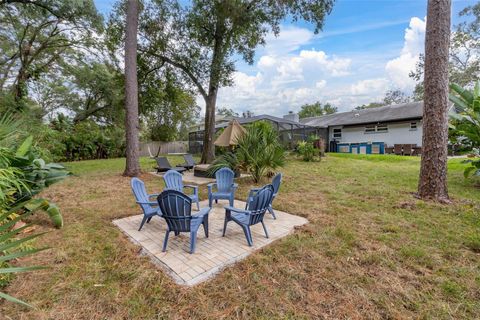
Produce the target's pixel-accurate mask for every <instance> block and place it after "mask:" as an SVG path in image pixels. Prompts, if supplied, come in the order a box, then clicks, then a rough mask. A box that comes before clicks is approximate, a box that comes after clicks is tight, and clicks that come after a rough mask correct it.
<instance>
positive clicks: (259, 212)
mask: <svg viewBox="0 0 480 320" xmlns="http://www.w3.org/2000/svg"><path fill="white" fill-rule="evenodd" d="M272 197H273V186H272V185H271V184H267V185H266V186H264V187H263V188H262V189H260V190H258V191H257V192H256V193H255V195H254V196H253V198H252V201H250V202H249V203H248V208H247V209H246V210H243V209H237V208H234V207H232V206H226V207H225V222H224V224H223V234H222V236H223V237H224V236H225V232H226V230H227V223H228V222H229V221H233V222H235V223H237V224H238V225H239V226H240V227H242V229H243V232H244V233H245V237H246V238H247V243H248V245H249V246H253V239H252V233H251V231H250V226H253V225H255V224H257V223H261V224H262V226H263V231H265V237H267V238H268V232H267V227H266V226H265V223H264V222H263V217H264V216H265V212H266V211H267V210H268V206H269V204H270V203H271V202H272ZM247 201H248V199H247Z"/></svg>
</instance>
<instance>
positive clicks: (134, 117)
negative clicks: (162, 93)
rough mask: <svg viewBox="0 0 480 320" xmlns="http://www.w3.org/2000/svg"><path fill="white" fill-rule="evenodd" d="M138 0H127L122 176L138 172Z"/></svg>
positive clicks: (130, 175)
mask: <svg viewBox="0 0 480 320" xmlns="http://www.w3.org/2000/svg"><path fill="white" fill-rule="evenodd" d="M137 28H138V0H128V1H127V18H126V27H125V109H126V117H125V134H126V144H127V148H126V156H127V163H126V167H125V171H124V173H123V175H124V176H129V177H134V176H137V175H138V174H139V173H140V163H139V141H138V130H139V124H138V82H137Z"/></svg>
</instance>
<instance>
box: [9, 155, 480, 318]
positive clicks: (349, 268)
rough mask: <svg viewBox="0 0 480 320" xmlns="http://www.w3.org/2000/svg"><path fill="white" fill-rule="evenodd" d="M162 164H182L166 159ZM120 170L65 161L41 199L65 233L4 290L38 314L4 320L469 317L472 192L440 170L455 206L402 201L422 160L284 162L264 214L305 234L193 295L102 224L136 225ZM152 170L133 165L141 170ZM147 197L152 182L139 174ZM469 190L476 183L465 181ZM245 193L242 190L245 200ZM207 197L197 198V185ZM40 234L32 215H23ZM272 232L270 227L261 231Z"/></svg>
mask: <svg viewBox="0 0 480 320" xmlns="http://www.w3.org/2000/svg"><path fill="white" fill-rule="evenodd" d="M170 160H171V162H172V164H176V163H179V162H182V160H181V159H180V158H179V157H172V158H171V159H170ZM124 163H125V160H124V159H112V160H96V161H81V162H74V163H68V164H67V166H68V167H69V168H70V169H71V170H72V171H73V172H74V174H75V176H74V177H72V178H69V179H67V180H66V181H64V182H62V183H60V184H58V185H55V186H53V187H52V188H50V189H48V190H47V191H46V192H45V193H44V195H45V196H47V197H50V198H52V199H53V200H55V201H56V202H57V203H58V204H59V205H60V207H61V208H62V210H63V214H64V217H65V227H64V229H62V230H52V231H51V232H49V233H48V234H47V235H46V236H44V237H43V238H42V239H41V240H40V242H41V244H48V245H50V246H51V247H52V249H51V250H49V251H46V252H41V253H40V254H38V255H36V256H35V257H32V258H29V260H28V261H25V262H23V264H25V263H40V264H44V265H49V266H51V268H50V269H47V270H42V271H38V272H33V273H28V274H25V275H24V276H17V278H16V279H14V280H13V281H12V282H11V284H10V285H9V286H8V287H7V288H6V291H7V293H9V294H12V295H15V296H17V297H19V298H21V299H23V300H26V301H28V302H30V303H32V304H34V305H36V306H37V307H38V309H37V310H26V311H25V310H24V309H21V308H20V307H18V306H16V305H11V304H5V303H0V314H2V315H7V316H9V317H11V318H13V319H17V318H22V317H23V318H25V319H163V318H173V319H180V318H198V319H220V318H249V319H250V318H259V319H309V318H335V319H351V318H366V319H397V318H424V319H452V318H454V319H460V318H464V319H474V318H477V319H478V318H480V188H479V187H477V186H475V182H474V181H473V180H465V179H464V178H463V166H464V165H463V164H461V160H459V159H455V160H451V161H450V162H449V192H450V195H451V197H452V200H453V203H452V204H451V205H442V204H437V203H431V202H423V201H420V200H417V199H416V198H415V197H414V192H415V191H416V187H417V182H418V173H419V165H420V159H419V158H415V157H397V156H373V155H372V156H361V155H346V154H330V155H328V156H327V158H326V159H324V160H322V162H313V163H306V162H301V161H298V160H294V159H291V160H289V161H288V162H287V165H286V167H285V168H283V169H282V170H281V171H282V172H283V173H284V176H285V178H284V183H283V185H282V187H281V191H280V194H279V196H278V198H277V199H276V201H275V203H274V208H278V209H279V210H282V211H287V212H290V213H293V214H297V215H301V216H304V217H306V218H308V219H309V221H310V223H309V224H308V225H306V226H304V227H302V228H299V229H298V230H296V232H295V233H294V234H293V235H291V236H289V237H287V238H285V239H282V240H280V241H277V242H275V243H273V244H272V245H270V246H268V247H267V248H265V249H263V250H261V251H259V252H257V253H256V254H254V255H252V256H250V257H249V258H247V259H246V260H244V261H242V262H239V263H237V264H236V265H234V266H231V267H229V268H227V269H226V270H224V271H223V272H222V273H221V274H220V275H218V276H217V277H215V278H214V279H212V280H210V281H208V282H206V283H203V284H200V285H197V286H195V287H193V288H185V287H180V286H178V285H176V284H174V283H173V281H172V280H170V278H169V277H168V276H167V275H165V274H164V273H163V271H162V270H161V269H159V268H157V267H155V266H154V265H153V264H152V263H151V262H150V261H149V259H148V258H146V257H140V256H139V249H138V247H136V246H135V245H133V244H131V243H130V242H129V241H128V240H127V239H126V238H125V236H123V234H122V233H121V232H120V231H119V230H118V229H117V228H116V227H115V226H114V225H113V224H112V223H111V221H112V220H113V219H116V218H120V217H125V216H129V215H133V214H138V213H139V209H138V208H137V206H136V205H135V202H134V200H133V197H132V195H131V193H130V190H129V179H128V178H124V177H122V176H121V173H122V171H123V168H124ZM153 165H154V162H153V161H152V160H150V159H142V168H143V169H144V170H147V171H148V170H150V169H151V167H153ZM142 178H143V179H144V180H145V181H146V184H147V187H148V189H149V191H150V192H152V193H153V192H156V191H161V189H162V188H163V183H162V181H161V179H160V178H157V177H154V176H151V175H148V174H144V175H143V176H142ZM477 183H478V181H477ZM250 187H252V184H251V182H249V181H241V182H240V188H239V192H238V194H237V198H239V199H244V198H245V196H246V195H247V193H248V190H249V188H250ZM200 190H201V197H202V199H205V198H206V187H201V188H200ZM33 219H34V220H35V222H38V223H40V225H41V229H49V228H50V225H49V221H48V219H47V218H45V217H44V215H42V214H37V215H35V217H34V218H33ZM271 223H274V222H271Z"/></svg>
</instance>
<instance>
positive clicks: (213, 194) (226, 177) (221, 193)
mask: <svg viewBox="0 0 480 320" xmlns="http://www.w3.org/2000/svg"><path fill="white" fill-rule="evenodd" d="M234 177H235V173H234V172H233V171H232V170H231V169H229V168H221V169H220V170H217V171H216V172H215V179H216V182H214V183H209V184H208V185H207V187H208V206H209V207H212V201H213V200H215V203H218V200H219V199H226V200H228V201H229V203H230V206H233V202H234V200H235V190H236V189H237V187H238V185H237V184H236V183H234V180H233V179H234ZM214 187H215V188H216V189H217V191H214V190H213V189H214Z"/></svg>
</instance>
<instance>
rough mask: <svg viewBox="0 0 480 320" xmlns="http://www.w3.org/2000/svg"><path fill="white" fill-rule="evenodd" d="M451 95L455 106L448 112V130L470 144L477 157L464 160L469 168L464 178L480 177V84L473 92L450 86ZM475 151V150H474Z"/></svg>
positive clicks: (478, 83) (455, 85) (476, 85)
mask: <svg viewBox="0 0 480 320" xmlns="http://www.w3.org/2000/svg"><path fill="white" fill-rule="evenodd" d="M450 88H451V90H452V94H451V95H450V101H452V102H453V103H454V104H455V108H454V109H453V110H452V111H451V112H450V118H451V119H452V121H451V123H450V130H451V131H454V132H455V134H456V135H457V136H459V137H462V138H464V139H466V140H467V141H468V142H470V144H471V146H472V147H473V148H477V149H476V153H477V157H476V158H474V159H469V160H466V161H465V163H469V164H470V166H468V167H466V168H465V171H464V174H465V177H466V178H467V177H469V176H470V175H473V176H477V177H479V176H480V159H479V158H478V156H479V152H478V148H480V82H477V83H476V84H475V87H474V88H473V90H469V89H467V88H462V87H460V86H459V85H457V84H452V85H451V86H450ZM474 150H475V149H474Z"/></svg>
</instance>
